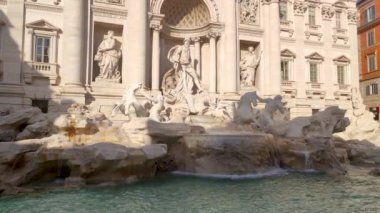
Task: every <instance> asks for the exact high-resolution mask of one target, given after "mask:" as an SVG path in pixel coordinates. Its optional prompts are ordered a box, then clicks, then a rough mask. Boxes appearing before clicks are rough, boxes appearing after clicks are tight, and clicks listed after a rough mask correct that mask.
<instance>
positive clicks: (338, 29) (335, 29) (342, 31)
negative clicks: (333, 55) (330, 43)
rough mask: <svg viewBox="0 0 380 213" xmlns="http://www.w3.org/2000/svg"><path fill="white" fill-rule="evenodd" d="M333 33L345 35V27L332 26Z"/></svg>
mask: <svg viewBox="0 0 380 213" xmlns="http://www.w3.org/2000/svg"><path fill="white" fill-rule="evenodd" d="M334 35H338V36H346V35H347V29H342V28H334Z"/></svg>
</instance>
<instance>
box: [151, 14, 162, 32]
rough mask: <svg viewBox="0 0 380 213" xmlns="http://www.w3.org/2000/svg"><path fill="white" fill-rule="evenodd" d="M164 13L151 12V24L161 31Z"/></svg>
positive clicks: (154, 28)
mask: <svg viewBox="0 0 380 213" xmlns="http://www.w3.org/2000/svg"><path fill="white" fill-rule="evenodd" d="M164 17H165V15H164V14H155V13H149V19H150V23H149V26H150V28H152V29H153V30H157V31H160V30H162V23H161V22H162V20H163V19H164Z"/></svg>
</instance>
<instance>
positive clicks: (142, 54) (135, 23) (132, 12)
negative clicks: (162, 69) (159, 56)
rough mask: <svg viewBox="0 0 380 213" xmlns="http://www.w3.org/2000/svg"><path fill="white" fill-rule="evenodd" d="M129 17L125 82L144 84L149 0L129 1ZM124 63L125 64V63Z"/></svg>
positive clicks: (124, 57)
mask: <svg viewBox="0 0 380 213" xmlns="http://www.w3.org/2000/svg"><path fill="white" fill-rule="evenodd" d="M127 5H128V17H127V24H126V31H125V33H126V35H125V40H124V42H126V43H128V45H125V48H126V49H125V51H124V54H123V62H124V63H125V70H124V71H125V72H123V82H124V83H126V84H127V85H133V84H144V85H145V81H146V73H147V64H148V62H147V59H148V58H149V57H147V55H148V52H147V45H148V7H149V0H138V1H127ZM124 63H123V64H124Z"/></svg>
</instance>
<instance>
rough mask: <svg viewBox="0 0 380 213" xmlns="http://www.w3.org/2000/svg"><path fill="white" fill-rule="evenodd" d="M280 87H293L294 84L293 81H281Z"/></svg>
mask: <svg viewBox="0 0 380 213" xmlns="http://www.w3.org/2000/svg"><path fill="white" fill-rule="evenodd" d="M281 86H283V87H294V86H295V84H294V81H282V82H281Z"/></svg>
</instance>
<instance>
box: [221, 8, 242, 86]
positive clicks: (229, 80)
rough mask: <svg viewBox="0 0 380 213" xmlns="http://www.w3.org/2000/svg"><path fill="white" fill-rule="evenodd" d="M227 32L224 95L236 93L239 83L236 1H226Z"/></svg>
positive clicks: (225, 34) (225, 37) (223, 79)
mask: <svg viewBox="0 0 380 213" xmlns="http://www.w3.org/2000/svg"><path fill="white" fill-rule="evenodd" d="M223 2H224V8H226V10H225V17H226V20H225V28H224V29H225V31H224V44H225V45H224V59H225V62H224V73H223V78H221V80H222V81H223V82H222V87H221V89H222V91H223V92H224V93H236V92H237V83H238V60H237V51H238V45H237V42H238V27H237V16H236V0H224V1H223Z"/></svg>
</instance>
